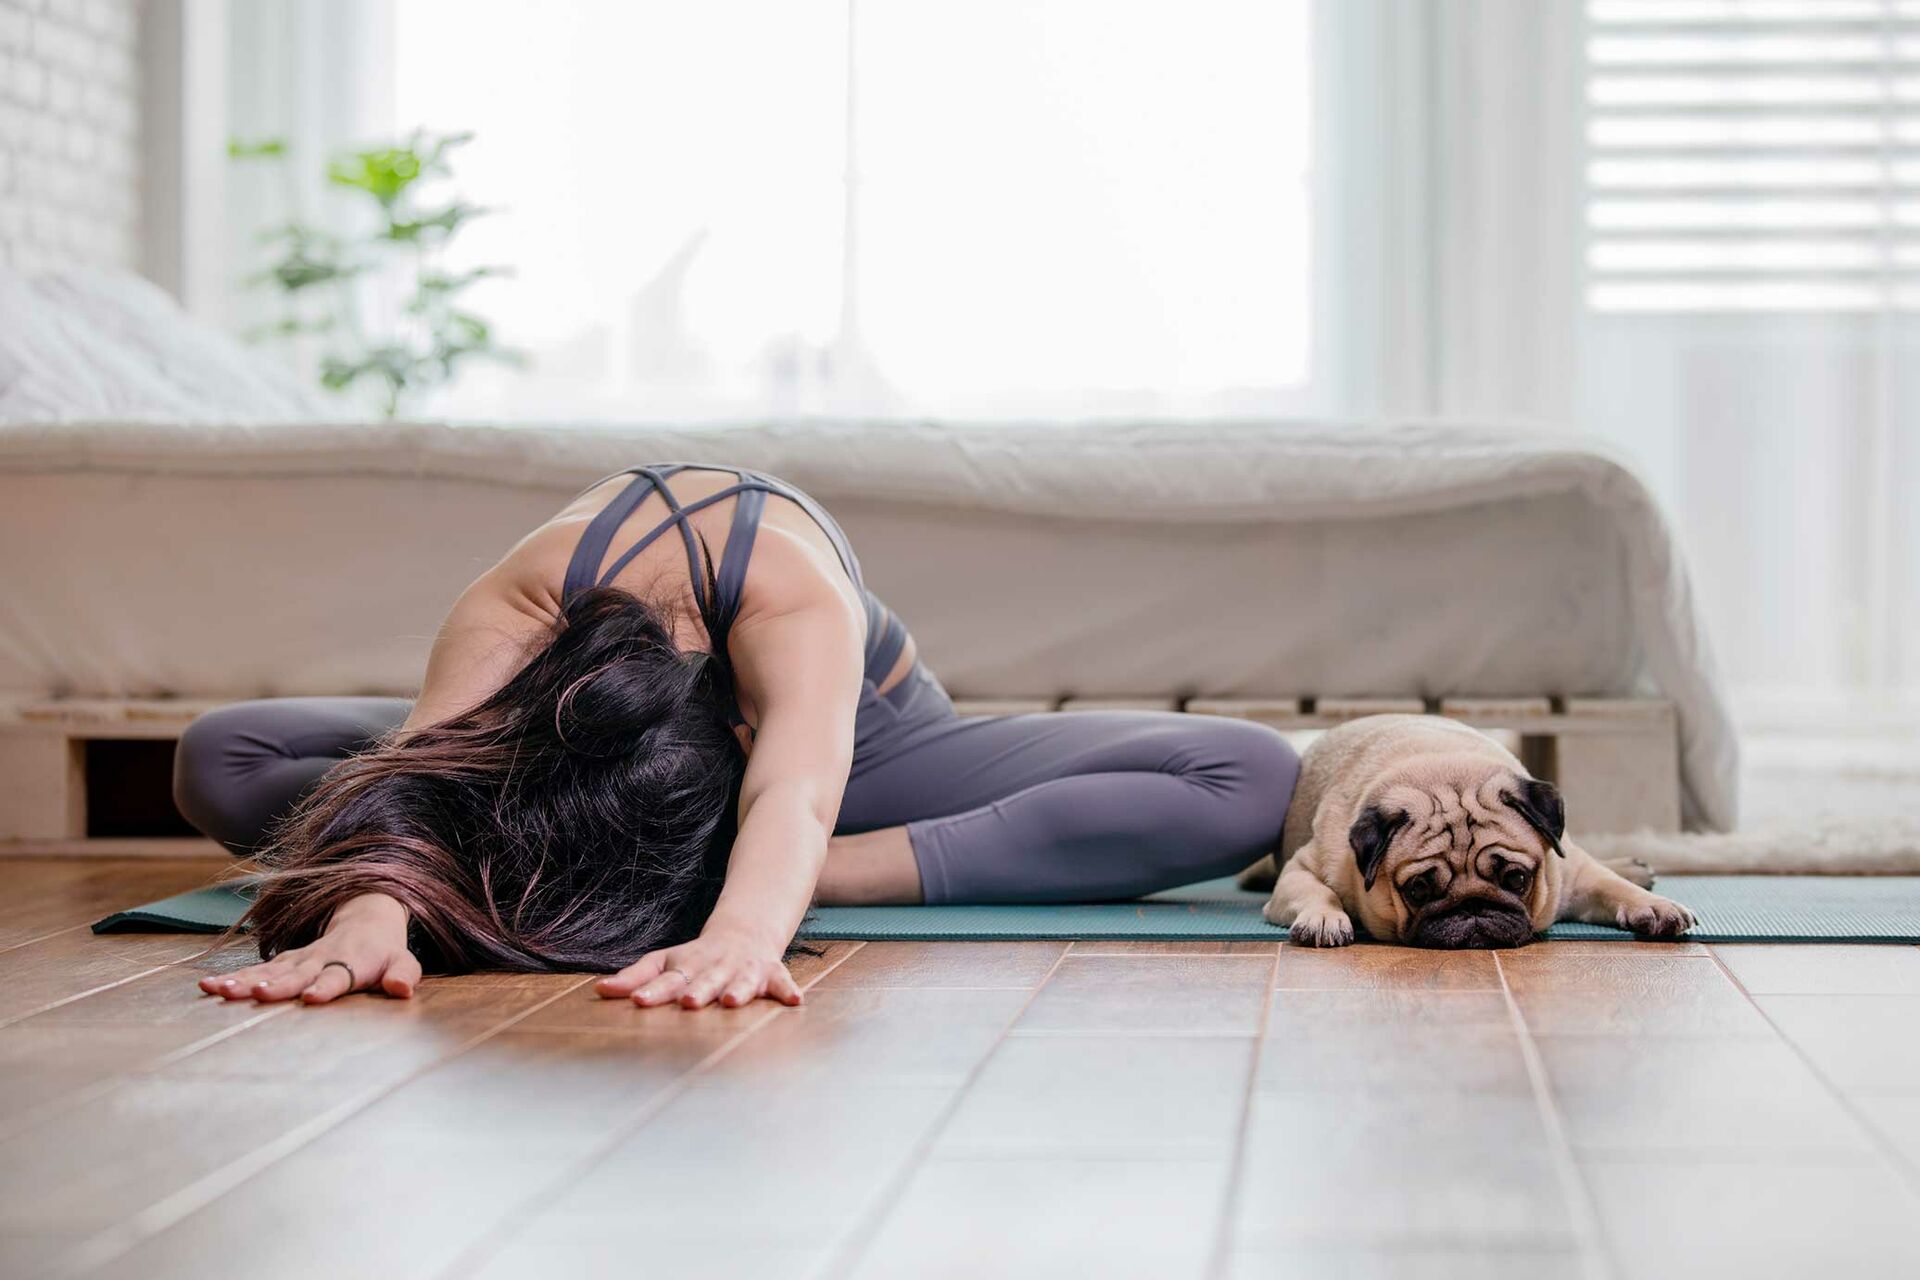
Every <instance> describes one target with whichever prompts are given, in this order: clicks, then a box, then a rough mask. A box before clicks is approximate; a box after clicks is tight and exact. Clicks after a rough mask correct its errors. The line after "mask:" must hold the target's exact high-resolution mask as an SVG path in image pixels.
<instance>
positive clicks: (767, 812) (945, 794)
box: [175, 465, 1298, 1008]
mask: <svg viewBox="0 0 1920 1280" xmlns="http://www.w3.org/2000/svg"><path fill="white" fill-rule="evenodd" d="M636 533H637V534H638V535H639V536H637V537H635V536H634V535H635V534H636ZM622 535H625V536H626V540H627V544H626V545H625V546H624V548H623V549H622V550H620V551H619V552H618V553H617V554H612V553H611V552H612V548H613V546H614V543H615V540H616V538H618V537H621V536H622ZM1297 771H1298V761H1297V760H1296V758H1295V756H1294V754H1293V752H1292V750H1291V749H1290V748H1289V747H1288V745H1287V743H1286V741H1285V739H1283V738H1281V737H1280V735H1279V734H1277V733H1275V732H1274V731H1272V730H1271V729H1268V728H1265V727H1263V726H1260V725H1256V724H1251V723H1247V722H1244V721H1237V720H1229V719H1216V718H1213V717H1204V716H1183V715H1173V714H1165V713H1139V714H1134V713H1122V712H1090V713H1081V714H1065V713H1057V714H1050V715H1031V716H1007V717H999V718H962V717H960V716H958V715H956V714H955V712H954V709H953V704H952V702H951V701H949V700H948V698H947V694H946V691H945V690H944V689H942V688H941V687H940V684H939V682H938V681H937V680H935V679H934V677H933V674H932V673H931V672H929V671H928V670H927V669H926V668H925V667H924V666H922V665H921V664H920V663H919V662H918V660H917V658H916V655H915V651H914V645H913V641H912V640H911V639H910V638H909V637H908V635H907V632H906V629H905V628H904V627H903V626H902V625H901V622H900V620H899V619H898V618H897V617H895V616H894V615H893V614H892V613H891V612H890V611H889V610H888V609H887V608H886V607H885V606H884V605H882V604H881V603H880V602H879V601H878V600H876V599H875V598H874V597H873V595H872V594H871V593H869V592H868V591H867V590H866V588H865V587H864V586H863V585H862V584H861V580H860V566H859V564H858V562H857V561H855V559H854V557H853V551H852V549H851V548H850V547H849V546H848V545H847V541H846V537H845V535H844V534H842V533H841V531H840V529H839V526H837V525H836V524H835V523H834V522H833V520H832V518H831V517H829V516H828V515H827V513H826V512H825V511H823V510H822V509H821V508H820V506H819V505H818V504H817V503H815V502H814V501H813V500H812V499H810V498H808V497H807V496H806V495H805V494H803V493H801V492H800V491H798V490H797V489H794V488H793V487H792V486H790V485H787V484H785V483H783V482H781V481H779V480H776V479H774V478H772V477H770V476H765V475H760V474H757V473H755V472H751V471H743V470H739V469H737V468H719V467H704V466H687V465H673V466H656V467H636V468H633V469H632V470H631V471H626V472H621V473H619V474H618V475H615V476H611V477H609V478H608V479H606V480H603V481H601V482H599V483H598V484H596V485H594V486H593V487H592V488H590V489H588V490H587V491H586V492H585V493H583V494H581V495H580V497H579V498H577V499H575V500H574V501H573V502H572V503H571V504H569V505H568V506H567V507H566V509H565V510H563V511H561V512H560V513H559V514H558V515H556V516H555V517H554V518H553V519H551V520H549V521H548V522H547V523H546V524H544V525H542V526H540V527H539V528H538V529H535V530H534V531H533V532H532V533H530V534H528V535H527V536H526V537H525V538H523V539H521V541H520V543H519V544H518V545H517V546H515V547H514V548H513V550H511V551H510V552H508V553H507V555H506V557H505V559H503V560H501V562H500V563H499V564H498V565H496V566H494V567H493V568H492V569H490V570H488V571H487V572H486V573H485V574H483V575H481V577H480V579H479V580H478V581H476V582H475V583H474V584H473V585H472V586H471V587H469V588H467V590H466V591H465V592H464V593H463V594H462V595H461V597H460V599H459V601H458V602H457V603H456V604H455V605H454V607H453V612H452V613H451V614H450V615H448V617H447V620H446V622H445V623H444V624H443V625H442V626H441V629H440V634H439V637H438V638H437V640H436V641H435V643H434V646H433V653H432V656H431V658H430V659H429V660H428V663H427V671H426V678H425V683H424V687H423V689H422V691H421V694H420V698H419V700H418V701H417V702H414V703H412V704H409V703H407V702H406V701H405V700H403V699H388V698H281V699H268V700H265V701H258V702H245V703H239V704H237V705H234V706H230V707H224V708H221V709H219V710H217V711H213V712H210V713H209V714H207V715H205V716H203V717H202V718H201V719H200V720H198V721H197V722H195V723H194V724H193V725H192V726H191V727H190V728H189V729H188V730H187V733H186V735H185V737H184V738H183V740H182V741H181V744H180V754H179V757H178V772H177V775H176V779H175V790H176V794H177V798H178V800H179V803H180V809H181V812H183V813H185V814H186V815H187V817H188V818H190V819H191V820H192V821H193V822H194V823H195V825H197V826H198V827H199V828H200V829H201V830H203V831H205V832H206V833H207V834H208V835H210V836H212V837H213V838H215V839H217V840H219V841H221V842H222V843H223V844H225V845H226V846H227V847H228V848H229V849H231V850H233V851H234V852H235V853H238V854H258V855H260V856H261V859H262V861H263V862H264V863H265V864H266V866H267V867H268V874H267V876H266V878H265V880H264V882H263V883H262V884H261V886H260V890H259V896H258V898H257V899H256V900H255V902H254V905H253V908H252V910H251V911H250V912H249V913H248V917H249V923H250V924H251V925H252V927H253V930H254V934H255V936H256V937H257V938H258V940H259V943H260V954H261V956H262V957H263V963H261V964H257V965H254V966H253V967H251V968H248V969H242V970H240V971H239V972H237V973H233V974H229V975H226V976H221V977H208V978H206V979H203V980H202V982H201V986H202V987H203V988H205V989H206V990H207V991H209V992H212V993H214V994H216V995H222V996H227V997H229V998H232V999H248V998H251V999H258V1000H287V999H291V998H294V997H296V996H297V997H299V998H301V999H303V1000H306V1001H308V1002H310V1003H316V1004H318V1003H324V1002H326V1001H329V1000H332V999H334V998H336V997H338V996H341V995H344V994H346V993H347V992H349V991H358V990H362V989H373V988H379V989H381V990H384V991H385V992H386V993H387V994H389V995H394V996H406V995H409V994H411V993H412V991H413V988H414V985H415V983H416V982H418V981H419V978H420V975H421V970H422V962H423V961H424V962H425V963H426V964H427V965H429V966H431V967H436V968H443V969H451V970H459V969H473V968H498V969H524V970H553V969H590V970H600V971H612V970H618V972H615V973H612V974H611V976H609V977H606V978H603V979H602V980H601V982H600V984H599V991H600V994H602V995H604V996H608V997H619V998H626V997H631V998H632V999H633V1000H634V1001H635V1002H636V1003H639V1004H643V1005H651V1004H661V1003H665V1002H667V1001H673V1000H677V1001H679V1002H680V1003H681V1004H682V1005H684V1006H686V1007H687V1008H699V1007H701V1006H703V1005H707V1004H711V1003H715V1002H718V1003H720V1004H723V1005H739V1004H744V1003H746V1002H748V1001H751V1000H753V999H755V998H757V997H760V996H770V997H772V998H773V999H776V1000H781V1001H784V1002H786V1003H788V1004H798V1003H799V1002H800V992H799V989H798V988H797V987H796V986H795V985H794V982H793V979H792V978H791V977H790V976H788V973H787V970H786V967H785V965H784V964H783V962H782V958H783V956H784V954H785V951H786V948H787V946H788V944H789V943H790V942H791V940H792V938H793V935H794V931H795V929H797V928H798V927H799V924H800V921H801V918H802V916H803V915H804V914H805V913H806V910H807V907H808V904H809V903H812V902H815V901H818V902H820V903H823V904H839V905H844V904H864V903H910V902H1073V901H1088V900H1100V899H1112V898H1127V897H1134V896H1137V895H1139V894H1143V893H1149V892H1152V891H1154V890H1157V889H1164V888H1167V887H1170V886H1173V885H1177V884H1184V883H1187V882H1190V881H1194V880H1200V879H1205V878H1207V877H1210V876H1218V875H1224V874H1227V873H1230V872H1234V871H1238V870H1240V869H1241V868H1243V867H1245V866H1246V865H1247V864H1248V863H1250V862H1252V861H1254V860H1255V859H1256V858H1257V857H1259V856H1260V855H1261V854H1263V853H1265V852H1267V851H1268V850H1269V849H1270V848H1271V846H1272V845H1273V844H1274V843H1275V841H1276V840H1277V839H1278V838H1279V835H1280V827H1281V823H1282V821H1283V819H1284V817H1285V814H1286V808H1287V801H1288V799H1289V798H1290V796H1291V795H1292V791H1293V783H1294V778H1295V776H1296V774H1297Z"/></svg>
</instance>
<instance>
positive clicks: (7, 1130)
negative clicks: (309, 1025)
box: [0, 997, 292, 1139]
mask: <svg viewBox="0 0 1920 1280" xmlns="http://www.w3.org/2000/svg"><path fill="white" fill-rule="evenodd" d="M208 998H209V999H212V998H213V997H208ZM291 1007H292V1005H291V1004H274V1005H268V1006H267V1007H266V1008H265V1009H262V1010H261V1011H260V1013H259V1014H258V1016H256V1017H252V1018H248V1019H247V1020H246V1021H245V1022H236V1023H234V1024H233V1025H232V1026H229V1027H222V1028H220V1029H219V1030H218V1031H215V1032H213V1033H211V1034H209V1035H206V1036H202V1037H201V1038H200V1039H198V1040H195V1041H193V1042H192V1043H191V1044H184V1045H181V1046H180V1047H179V1048H178V1049H170V1050H168V1051H167V1052H166V1053H163V1054H161V1055H160V1056H159V1057H157V1058H154V1059H152V1060H151V1061H149V1062H146V1063H143V1064H142V1065H140V1066H138V1067H134V1068H131V1069H130V1070H127V1071H123V1072H121V1073H120V1074H118V1075H114V1076H109V1077H108V1078H106V1079H105V1080H99V1081H95V1082H94V1083H93V1084H90V1085H88V1086H86V1087H85V1088H82V1089H78V1090H76V1091H75V1092H73V1093H71V1094H68V1095H67V1096H66V1097H63V1098H56V1099H54V1100H53V1101H52V1102H48V1103H45V1104H43V1105H41V1106H38V1107H35V1108H33V1109H32V1110H29V1111H25V1112H22V1113H21V1114H20V1115H18V1116H16V1117H15V1118H14V1120H13V1122H12V1123H9V1124H0V1139H7V1138H12V1137H15V1136H16V1135H18V1134H22V1133H25V1132H26V1131H27V1130H29V1129H31V1128H33V1127H34V1126H35V1125H38V1124H42V1123H44V1122H46V1121H48V1120H52V1119H56V1118H58V1117H59V1116H61V1115H64V1114H66V1113H68V1112H71V1111H77V1110H79V1109H80V1108H82V1107H85V1106H87V1105H89V1104H90V1103H94V1102H97V1101H99V1100H100V1099H101V1098H104V1097H106V1096H107V1095H108V1094H110V1093H112V1092H113V1091H114V1090H115V1089H118V1088H120V1087H121V1086H122V1085H124V1084H126V1083H127V1082H128V1081H129V1080H130V1079H132V1078H133V1077H135V1076H143V1075H151V1074H153V1073H154V1072H156V1071H164V1070H165V1069H166V1068H168V1067H170V1066H173V1065H174V1064H176V1063H179V1062H184V1061H185V1060H186V1059H188V1058H190V1057H192V1056H193V1055H194V1054H196V1053H199V1052H200V1051H201V1050H202V1049H210V1048H212V1047H213V1046H214V1045H216V1044H219V1043H220V1042H221V1041H223V1040H228V1039H231V1038H232V1037H234V1036H237V1035H239V1034H240V1033H241V1032H242V1031H245V1030H247V1029H248V1028H249V1027H257V1026H259V1025H260V1024H261V1023H262V1022H265V1021H266V1020H267V1019H269V1018H272V1017H275V1016H277V1015H279V1014H282V1013H285V1012H286V1011H287V1010H288V1009H289V1008H291Z"/></svg>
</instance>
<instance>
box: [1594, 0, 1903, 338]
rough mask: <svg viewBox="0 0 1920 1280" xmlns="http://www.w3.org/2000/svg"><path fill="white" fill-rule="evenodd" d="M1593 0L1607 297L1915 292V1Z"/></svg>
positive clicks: (1830, 299) (1600, 266) (1843, 301)
mask: <svg viewBox="0 0 1920 1280" xmlns="http://www.w3.org/2000/svg"><path fill="white" fill-rule="evenodd" d="M1586 8H1587V17H1588V23H1589V29H1588V35H1587V71H1588V74H1587V86H1586V101H1587V109H1588V119H1587V141H1588V144H1589V152H1588V165H1587V201H1586V213H1587V233H1588V238H1587V268H1588V283H1587V299H1588V303H1589V305H1590V306H1591V307H1592V308H1593V309H1595V310H1597V311H1626V312H1649V311H1666V312H1686V311H1703V312H1728V311H1803V312H1806V311H1819V312H1862V311H1884V310H1890V309H1905V310H1913V309H1920V0H1588V4H1587V7H1586Z"/></svg>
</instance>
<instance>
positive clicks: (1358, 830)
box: [1347, 804, 1413, 889]
mask: <svg viewBox="0 0 1920 1280" xmlns="http://www.w3.org/2000/svg"><path fill="white" fill-rule="evenodd" d="M1412 820H1413V819H1412V818H1411V817H1410V816H1409V815H1408V814H1406V813H1404V812H1398V813H1396V812H1390V811H1388V810H1386V809H1382V808H1381V807H1380V806H1379V805H1377V804H1370V805H1368V806H1367V807H1366V808H1364V809H1362V810H1361V811H1360V816H1359V818H1358V819H1356V820H1355V821H1354V824H1353V825H1352V826H1351V827H1348V828H1347V843H1348V844H1350V845H1352V846H1353V860H1354V862H1355V864H1356V865H1358V866H1359V868H1360V874H1361V876H1362V877H1363V878H1364V879H1365V880H1366V882H1367V888H1369V889H1371V888H1373V881H1374V877H1376V876H1378V875H1379V874H1380V864H1381V863H1382V862H1384V861H1385V860H1386V857H1387V846H1388V845H1390V844H1392V843H1393V837H1394V836H1395V835H1396V834H1398V833H1399V831H1400V828H1402V827H1404V826H1406V825H1407V823H1409V822H1411V821H1412Z"/></svg>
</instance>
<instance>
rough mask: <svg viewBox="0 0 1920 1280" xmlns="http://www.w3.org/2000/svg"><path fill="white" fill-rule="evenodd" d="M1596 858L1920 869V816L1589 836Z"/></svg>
mask: <svg viewBox="0 0 1920 1280" xmlns="http://www.w3.org/2000/svg"><path fill="white" fill-rule="evenodd" d="M1580 844H1581V846H1582V847H1583V848H1585V849H1586V851H1587V852H1588V853H1591V854H1592V855H1593V856H1594V857H1596V858H1602V859H1605V858H1626V857H1631V858H1639V859H1641V860H1642V861H1644V862H1648V863H1651V864H1652V866H1653V869H1654V871H1655V872H1656V873H1672V874H1676V875H1677V874H1712V875H1723V874H1729V873H1733V872H1768V873H1772V874H1780V875H1788V874H1803V875H1821V874H1826V875H1834V874H1855V875H1920V816H1915V815H1897V816H1896V815H1886V814H1882V815H1876V816H1873V817H1865V818H1862V817H1852V816H1841V815H1835V814H1813V815H1809V816H1807V817H1805V818H1797V819H1780V818H1776V819H1772V820H1770V821H1766V822H1761V823H1756V824H1755V825H1753V826H1751V827H1747V828H1745V829H1743V830H1740V831H1730V832H1726V833H1718V834H1691V835H1681V834H1660V833H1656V832H1652V831H1641V832H1635V833H1633V834H1631V835H1611V836H1583V837H1581V838H1580Z"/></svg>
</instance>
